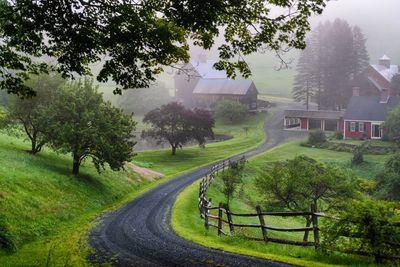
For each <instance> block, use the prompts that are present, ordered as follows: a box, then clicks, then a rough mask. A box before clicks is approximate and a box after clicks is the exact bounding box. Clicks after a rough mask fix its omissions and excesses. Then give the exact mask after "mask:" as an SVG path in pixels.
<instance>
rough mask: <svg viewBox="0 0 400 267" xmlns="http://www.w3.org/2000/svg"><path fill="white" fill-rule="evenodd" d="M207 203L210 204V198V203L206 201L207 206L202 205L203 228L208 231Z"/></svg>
mask: <svg viewBox="0 0 400 267" xmlns="http://www.w3.org/2000/svg"><path fill="white" fill-rule="evenodd" d="M209 203H211V198H210V202H208V201H207V204H204V209H203V210H204V227H205V228H206V230H208V207H209Z"/></svg>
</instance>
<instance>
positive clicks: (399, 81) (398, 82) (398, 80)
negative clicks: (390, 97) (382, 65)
mask: <svg viewBox="0 0 400 267" xmlns="http://www.w3.org/2000/svg"><path fill="white" fill-rule="evenodd" d="M390 87H391V88H392V89H393V90H395V91H396V92H397V93H398V94H400V74H399V73H398V74H395V75H394V76H393V77H392V80H391V82H390Z"/></svg>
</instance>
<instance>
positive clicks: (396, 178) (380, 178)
mask: <svg viewBox="0 0 400 267" xmlns="http://www.w3.org/2000/svg"><path fill="white" fill-rule="evenodd" d="M375 191H376V192H375V195H376V196H377V197H378V198H379V199H383V200H387V201H400V195H399V192H400V154H399V153H396V154H394V155H393V156H391V157H390V158H389V159H388V160H387V161H386V163H385V168H384V170H383V171H382V172H381V173H379V174H378V175H377V176H376V188H375Z"/></svg>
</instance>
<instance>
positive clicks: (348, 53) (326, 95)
mask: <svg viewBox="0 0 400 267" xmlns="http://www.w3.org/2000/svg"><path fill="white" fill-rule="evenodd" d="M366 40H367V39H366V38H365V36H364V34H363V33H362V31H361V29H360V28H359V27H358V26H354V27H353V28H352V27H350V25H349V24H348V23H347V22H346V21H344V20H340V19H336V20H335V21H334V22H333V23H332V22H330V21H327V22H325V23H321V24H319V25H318V27H317V28H316V29H315V30H314V31H312V32H311V34H310V36H309V38H308V39H307V47H306V48H305V49H304V50H303V51H302V52H301V55H300V58H299V61H298V64H297V75H296V77H295V81H294V85H293V97H294V99H295V100H296V101H299V102H303V103H304V104H305V105H306V106H307V109H308V106H309V102H310V101H314V102H316V103H317V104H318V108H319V109H333V110H340V109H342V108H345V107H346V104H347V102H348V100H349V98H350V97H351V95H352V87H353V85H354V82H355V81H356V80H358V79H359V78H360V77H361V76H362V75H363V73H364V72H365V71H366V70H367V68H368V65H369V56H368V53H367V49H366Z"/></svg>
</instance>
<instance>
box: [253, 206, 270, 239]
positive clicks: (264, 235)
mask: <svg viewBox="0 0 400 267" xmlns="http://www.w3.org/2000/svg"><path fill="white" fill-rule="evenodd" d="M256 210H257V214H258V219H259V220H260V226H261V231H262V235H263V239H264V241H265V242H267V241H268V236H267V229H265V221H264V216H263V215H262V212H261V207H260V206H259V205H257V207H256Z"/></svg>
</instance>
